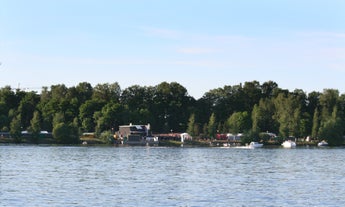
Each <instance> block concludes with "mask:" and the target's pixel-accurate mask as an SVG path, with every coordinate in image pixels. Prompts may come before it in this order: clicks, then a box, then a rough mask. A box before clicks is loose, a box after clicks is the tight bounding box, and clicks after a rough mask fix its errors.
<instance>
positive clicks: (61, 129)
mask: <svg viewBox="0 0 345 207" xmlns="http://www.w3.org/2000/svg"><path fill="white" fill-rule="evenodd" d="M53 136H54V138H55V139H56V141H57V142H58V143H59V144H78V143H79V134H78V128H77V127H76V126H75V125H73V124H66V123H58V124H56V125H55V126H54V129H53Z"/></svg>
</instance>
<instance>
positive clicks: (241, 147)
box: [234, 142, 263, 149]
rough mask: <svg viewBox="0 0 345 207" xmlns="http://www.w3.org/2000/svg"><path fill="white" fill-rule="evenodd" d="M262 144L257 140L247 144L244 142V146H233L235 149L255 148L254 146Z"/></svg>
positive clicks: (257, 146) (258, 146)
mask: <svg viewBox="0 0 345 207" xmlns="http://www.w3.org/2000/svg"><path fill="white" fill-rule="evenodd" d="M262 146H263V144H260V143H258V142H251V143H249V144H246V145H245V146H236V147H234V148H237V149H255V148H260V147H262Z"/></svg>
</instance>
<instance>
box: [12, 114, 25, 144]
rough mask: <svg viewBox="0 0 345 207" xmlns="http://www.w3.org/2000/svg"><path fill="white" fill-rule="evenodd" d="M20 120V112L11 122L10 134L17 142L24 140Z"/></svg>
mask: <svg viewBox="0 0 345 207" xmlns="http://www.w3.org/2000/svg"><path fill="white" fill-rule="evenodd" d="M20 121H21V117H20V114H18V115H17V116H15V117H14V118H13V120H12V122H11V130H10V134H11V136H12V138H13V139H14V141H15V142H16V143H20V142H21V141H22V137H21V136H22V135H21V123H20Z"/></svg>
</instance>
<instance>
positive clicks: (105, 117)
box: [0, 81, 345, 145]
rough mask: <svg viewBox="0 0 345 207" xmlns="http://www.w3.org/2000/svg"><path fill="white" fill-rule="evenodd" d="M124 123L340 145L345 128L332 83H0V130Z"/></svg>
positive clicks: (61, 134) (72, 130)
mask: <svg viewBox="0 0 345 207" xmlns="http://www.w3.org/2000/svg"><path fill="white" fill-rule="evenodd" d="M129 123H133V124H147V123H150V124H151V129H152V130H153V132H156V133H167V132H185V131H188V132H190V133H191V134H193V136H200V137H215V133H229V132H233V133H237V132H245V131H255V132H267V131H269V132H273V133H276V134H279V135H280V136H282V137H289V136H294V137H306V136H312V137H313V138H315V139H320V140H321V139H325V140H329V141H330V143H331V144H334V145H338V144H339V143H341V142H342V139H343V135H344V132H345V127H344V124H343V123H345V95H344V94H342V95H341V94H340V93H339V91H338V90H337V89H324V91H323V92H315V91H313V92H311V93H309V94H306V92H304V91H303V90H300V89H296V90H294V91H292V92H290V91H288V90H286V89H281V88H279V87H278V84H277V83H275V82H274V81H267V82H264V83H263V84H260V83H259V82H258V81H251V82H245V83H240V84H238V85H225V86H224V87H222V88H216V89H212V90H210V91H208V92H206V93H204V95H203V96H202V97H201V98H199V99H198V100H196V99H195V98H193V97H192V96H190V95H189V94H188V91H187V89H186V88H185V87H183V86H182V85H180V84H179V83H177V82H171V83H168V82H162V83H160V84H158V85H156V86H139V85H133V86H130V87H128V88H125V89H123V90H122V89H121V87H120V85H119V84H118V83H117V82H114V83H103V84H97V85H96V86H94V87H92V86H91V84H90V83H87V82H82V83H79V84H78V85H77V86H73V87H67V86H65V85H64V84H58V85H52V86H50V87H42V90H41V91H40V93H37V92H34V91H28V92H27V91H22V90H19V89H12V88H11V87H9V86H6V87H3V88H0V131H4V132H10V133H11V134H12V136H13V137H15V138H16V139H17V141H18V142H19V141H20V134H19V132H20V131H21V130H28V131H29V132H32V133H33V134H34V136H33V138H34V137H36V139H37V133H38V132H39V131H40V130H44V131H50V132H54V133H53V134H54V136H55V138H56V139H58V140H59V142H66V143H75V142H76V138H75V137H76V136H77V134H78V133H81V132H97V133H98V134H101V133H102V132H104V131H110V130H111V131H114V130H117V129H118V126H119V125H124V124H129ZM66 132H67V133H68V134H69V136H67V138H66V136H65V133H66ZM65 139H68V140H65Z"/></svg>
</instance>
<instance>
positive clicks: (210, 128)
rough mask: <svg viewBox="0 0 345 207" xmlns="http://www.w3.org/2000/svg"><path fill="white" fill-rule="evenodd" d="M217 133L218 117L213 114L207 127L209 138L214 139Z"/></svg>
mask: <svg viewBox="0 0 345 207" xmlns="http://www.w3.org/2000/svg"><path fill="white" fill-rule="evenodd" d="M216 131H217V123H216V115H215V114H214V113H212V115H211V117H210V119H209V121H208V125H207V132H208V136H209V137H210V138H214V137H215V134H216Z"/></svg>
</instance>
